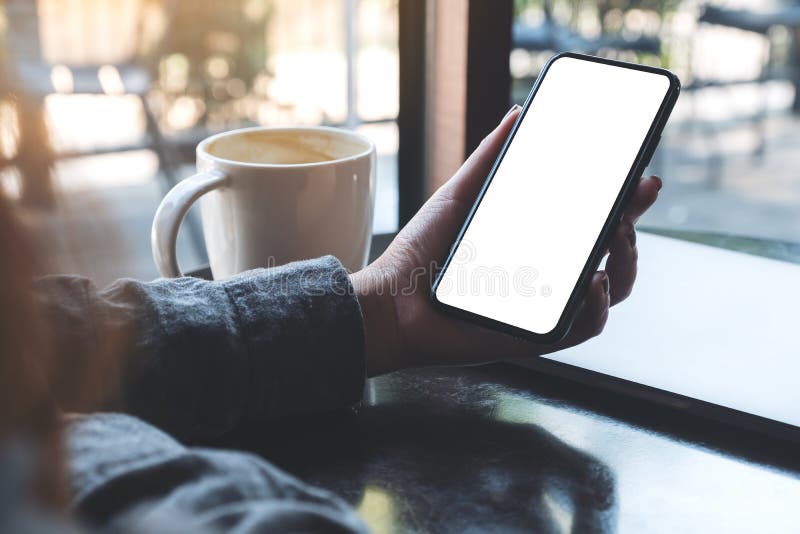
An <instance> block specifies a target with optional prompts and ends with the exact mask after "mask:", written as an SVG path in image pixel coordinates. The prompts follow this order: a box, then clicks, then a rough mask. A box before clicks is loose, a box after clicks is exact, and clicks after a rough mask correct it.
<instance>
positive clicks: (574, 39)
mask: <svg viewBox="0 0 800 534" xmlns="http://www.w3.org/2000/svg"><path fill="white" fill-rule="evenodd" d="M543 10H544V21H543V22H542V23H541V24H537V25H535V26H530V25H527V24H524V23H520V22H516V23H514V28H513V44H514V47H515V48H521V49H523V50H528V51H531V52H540V51H553V52H561V51H573V52H583V53H586V54H598V53H599V52H600V51H631V52H636V53H645V54H653V55H659V54H660V53H661V40H660V39H659V38H658V37H657V36H650V35H640V36H637V37H634V38H631V39H628V38H626V37H624V36H623V35H618V34H614V33H607V32H605V31H602V32H601V34H600V35H599V36H596V37H587V36H584V35H582V34H580V33H579V32H577V31H575V30H574V29H572V28H570V27H568V26H566V25H563V24H561V23H559V22H558V21H557V20H556V19H555V17H554V16H553V9H552V0H545V1H544V5H543ZM601 19H602V17H601ZM600 26H601V28H602V27H603V21H602V20H600Z"/></svg>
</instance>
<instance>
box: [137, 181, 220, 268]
mask: <svg viewBox="0 0 800 534" xmlns="http://www.w3.org/2000/svg"><path fill="white" fill-rule="evenodd" d="M227 183H228V177H227V176H226V175H224V174H223V173H221V172H219V171H206V172H200V173H197V174H195V175H194V176H190V177H189V178H186V179H185V180H181V181H180V182H178V184H177V185H176V186H175V187H173V188H172V189H170V191H169V193H167V194H166V196H165V197H164V199H163V200H162V201H161V204H160V205H159V206H158V210H156V215H155V217H154V218H153V228H152V230H151V231H150V245H151V246H152V247H153V261H155V263H156V267H157V268H158V272H159V273H161V276H163V277H164V278H177V277H179V276H183V273H181V269H180V267H178V257H177V255H176V253H175V248H176V245H177V241H178V230H179V229H180V227H181V223H182V222H183V218H184V217H185V216H186V212H188V211H189V208H190V207H192V204H193V203H194V202H195V201H196V200H197V199H198V198H200V197H201V196H203V195H205V194H206V193H208V192H209V191H213V190H214V189H217V188H219V187H222V186H224V185H226V184H227Z"/></svg>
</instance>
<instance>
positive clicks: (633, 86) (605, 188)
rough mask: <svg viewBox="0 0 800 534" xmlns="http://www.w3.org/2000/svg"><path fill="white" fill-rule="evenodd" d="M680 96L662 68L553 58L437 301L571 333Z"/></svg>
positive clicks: (447, 268)
mask: <svg viewBox="0 0 800 534" xmlns="http://www.w3.org/2000/svg"><path fill="white" fill-rule="evenodd" d="M679 92H680V81H679V80H678V78H677V77H676V76H675V75H674V74H672V73H671V72H669V71H667V70H664V69H660V68H655V67H649V66H644V65H636V64H632V63H625V62H622V61H615V60H610V59H602V58H597V57H593V56H586V55H583V54H575V53H564V54H559V55H556V56H554V57H553V58H551V59H550V61H548V63H547V65H546V66H545V67H544V69H543V70H542V72H541V73H540V74H539V77H538V79H537V80H536V83H534V85H533V89H532V90H531V92H530V95H529V96H528V99H527V100H526V102H525V105H524V107H523V109H522V112H521V113H520V115H519V118H518V119H517V121H516V124H515V125H514V128H513V130H512V132H511V134H510V135H509V137H508V140H507V141H506V143H505V146H504V147H503V149H502V151H501V152H500V156H499V157H498V158H497V161H496V162H495V164H494V166H493V168H492V170H491V172H490V173H489V176H488V178H487V180H486V183H485V184H484V186H483V189H482V190H481V192H480V194H479V195H478V199H477V200H476V202H475V205H474V206H473V207H472V211H471V212H470V214H469V216H468V217H467V220H466V222H465V223H464V226H463V227H462V229H461V231H460V233H459V235H458V237H457V239H456V242H455V244H454V245H453V247H452V249H451V252H450V255H449V256H448V258H447V261H446V262H445V264H444V266H443V268H442V270H441V271H440V272H439V274H438V276H437V277H436V280H435V282H434V284H433V288H432V292H431V294H432V298H433V301H434V302H435V303H436V304H437V305H438V306H439V307H441V308H442V309H444V310H445V311H446V312H450V313H454V314H457V315H459V316H461V317H464V318H466V319H469V320H472V321H475V322H478V323H480V324H482V325H484V326H488V327H490V328H495V329H499V330H502V331H505V332H508V333H510V334H513V335H517V336H521V337H525V338H529V339H532V340H534V341H537V342H542V343H553V342H555V341H558V340H559V339H561V338H562V337H564V335H566V333H567V332H568V331H569V328H570V325H571V323H572V320H573V319H574V316H575V312H576V311H577V309H578V306H579V304H580V301H581V299H582V297H583V295H584V292H585V290H586V288H587V285H588V283H589V281H590V280H591V276H592V273H593V272H594V271H595V270H596V269H597V268H598V266H599V264H600V261H601V260H602V257H603V255H604V252H605V250H606V248H607V242H608V239H609V238H610V236H611V235H612V233H613V230H614V228H615V226H616V223H618V222H619V219H620V217H621V216H622V212H623V210H624V208H625V203H626V202H627V200H628V198H629V197H630V195H631V193H632V192H633V191H634V189H635V187H636V184H637V183H638V180H639V177H640V175H641V173H642V172H644V170H645V168H646V167H647V165H648V163H649V161H650V158H651V157H652V155H653V152H654V151H655V149H656V146H658V141H659V139H660V137H661V131H662V129H663V128H664V125H665V124H666V122H667V119H668V118H669V115H670V112H671V111H672V108H673V106H674V104H675V102H676V100H677V99H678V94H679Z"/></svg>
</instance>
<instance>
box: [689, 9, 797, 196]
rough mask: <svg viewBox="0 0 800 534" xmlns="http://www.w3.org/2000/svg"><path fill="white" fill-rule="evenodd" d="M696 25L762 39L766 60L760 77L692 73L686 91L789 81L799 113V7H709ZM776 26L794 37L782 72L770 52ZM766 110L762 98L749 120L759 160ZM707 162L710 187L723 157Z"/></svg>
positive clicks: (763, 148) (763, 149)
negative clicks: (790, 51) (703, 75)
mask: <svg viewBox="0 0 800 534" xmlns="http://www.w3.org/2000/svg"><path fill="white" fill-rule="evenodd" d="M698 22H699V23H700V24H703V25H708V26H718V27H724V28H732V29H736V30H741V31H745V32H749V33H753V34H757V35H760V36H763V37H764V39H765V42H766V46H767V53H766V59H765V61H764V62H763V64H762V67H761V71H760V73H759V75H758V76H757V77H755V78H750V79H715V78H712V77H707V78H703V77H702V76H698V75H697V74H696V73H693V75H692V80H691V83H690V84H688V85H687V86H686V87H684V89H685V91H689V92H691V91H697V90H700V89H706V88H710V87H733V86H737V85H743V84H752V83H756V84H764V83H766V82H768V81H771V80H776V79H789V80H791V81H792V84H793V85H794V89H795V96H794V103H793V110H794V112H795V113H797V112H800V54H798V45H799V44H800V43H798V42H797V40H798V39H797V35H798V32H799V31H800V4H798V3H794V4H786V5H783V6H778V7H774V8H758V9H733V8H727V7H721V6H717V5H712V4H708V5H706V6H704V7H703V10H702V12H701V14H700V17H699V19H698ZM776 27H783V28H786V29H787V30H788V31H789V33H790V34H792V35H794V36H795V39H794V41H795V42H794V45H793V53H792V55H791V57H790V61H789V62H788V64H786V65H785V67H786V69H784V70H783V71H781V67H782V66H781V65H779V64H778V63H777V62H776V60H775V54H774V53H773V48H774V43H773V39H772V37H771V32H772V31H773V29H774V28H776ZM694 53H696V50H695V47H694V45H692V54H694ZM693 109H694V108H693ZM767 111H768V110H767V102H766V99H765V100H763V101H762V106H761V109H760V110H759V111H758V112H757V113H756V114H755V115H753V116H752V117H750V118H749V120H751V121H752V122H753V125H754V127H755V129H756V131H757V132H758V142H757V144H756V147H755V149H754V150H753V152H752V155H753V157H755V158H759V159H760V158H762V157H763V155H764V153H765V152H766V144H767V143H766V130H765V119H766V115H767ZM714 128H715V127H714ZM712 129H713V128H712ZM708 161H709V164H708V181H709V183H710V184H712V186H717V185H719V181H720V180H721V163H722V156H721V155H720V154H712V156H711V157H710V158H709V159H708Z"/></svg>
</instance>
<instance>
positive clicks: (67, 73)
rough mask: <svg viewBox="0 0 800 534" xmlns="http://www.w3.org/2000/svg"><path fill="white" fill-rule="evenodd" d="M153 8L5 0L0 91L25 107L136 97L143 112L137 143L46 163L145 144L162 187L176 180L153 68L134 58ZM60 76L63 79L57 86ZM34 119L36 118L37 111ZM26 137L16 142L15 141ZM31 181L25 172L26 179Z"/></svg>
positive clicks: (93, 0) (195, 235)
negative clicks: (157, 110)
mask: <svg viewBox="0 0 800 534" xmlns="http://www.w3.org/2000/svg"><path fill="white" fill-rule="evenodd" d="M153 5H154V4H153V3H152V2H148V0H121V1H117V0H114V1H111V0H76V1H73V2H59V1H56V0H50V1H39V2H30V1H29V0H6V16H7V18H8V20H9V21H10V24H9V33H8V39H9V47H8V48H9V52H10V53H9V55H8V58H7V64H6V66H5V68H6V69H7V70H8V71H9V72H7V73H4V75H3V76H2V78H3V79H5V80H10V81H11V83H9V82H8V81H7V82H6V87H0V91H2V92H8V93H12V94H17V95H22V96H23V97H24V99H25V101H26V105H27V106H28V107H29V108H30V107H32V106H33V107H35V106H36V105H38V106H39V107H40V108H42V107H43V103H44V99H45V97H46V96H47V95H50V94H53V93H70V94H96V95H104V94H107V95H123V94H124V95H135V96H136V97H138V99H139V101H140V102H141V109H142V113H143V114H144V119H145V131H146V137H145V139H142V140H141V141H140V142H136V143H133V144H126V145H121V146H103V147H92V148H89V149H79V150H67V151H63V152H54V151H52V150H50V151H45V152H44V153H43V155H44V156H45V159H48V158H49V159H51V161H46V162H43V165H45V166H46V167H48V168H49V167H50V166H51V165H52V163H53V162H54V161H55V160H58V159H64V158H76V157H83V156H92V155H99V154H105V153H117V152H125V151H132V150H141V149H148V150H152V151H153V152H155V154H156V156H157V157H158V163H159V170H160V173H159V175H160V176H161V177H162V179H163V180H162V188H163V189H164V191H165V192H166V191H168V190H169V189H170V188H172V187H173V186H174V185H175V184H176V183H177V182H178V175H177V164H176V163H175V162H174V161H173V159H172V156H171V154H170V151H169V148H168V146H167V142H166V140H165V139H164V136H163V134H162V132H161V130H160V128H159V125H158V121H157V120H156V117H155V115H154V113H153V111H152V109H151V107H150V104H149V102H148V99H147V92H148V90H149V89H150V87H151V85H152V81H153V78H154V75H155V73H156V72H155V70H156V66H154V65H143V64H141V63H140V62H138V61H137V55H138V54H139V52H140V51H141V50H142V43H141V39H142V37H143V35H144V31H143V30H144V27H145V22H146V20H145V19H146V17H147V15H148V12H147V8H148V7H152V6H153ZM159 5H160V6H161V13H163V15H164V17H165V20H164V21H163V22H164V25H165V27H169V19H170V14H171V12H172V10H173V9H174V6H173V2H172V1H171V0H167V1H165V2H161V3H159ZM40 28H46V29H47V30H48V33H47V38H48V39H49V42H47V43H43V38H44V36H43V35H40V32H39V29H40ZM45 48H46V49H47V50H45ZM46 56H50V57H46ZM53 56H55V57H53ZM57 72H58V73H59V74H60V75H61V76H57V75H56V73H57ZM58 78H62V80H61V83H59V80H58ZM56 85H59V86H58V87H57V86H56ZM36 116H39V117H40V118H42V117H43V113H41V112H40V113H38V114H36ZM109 126H113V125H109ZM40 141H41V140H40ZM25 142H26V140H25V139H21V140H20V144H23V143H25ZM40 166H41V165H40ZM23 173H24V169H23ZM29 178H30V177H29V176H24V179H25V180H28V179H29ZM50 188H51V189H52V186H50ZM39 196H41V195H39ZM23 200H24V199H23ZM39 203H40V204H41V202H39ZM188 222H189V231H190V238H191V240H192V243H193V246H194V247H195V249H196V251H197V252H198V253H199V255H200V256H201V257H202V256H204V254H205V248H204V245H203V242H202V233H201V230H200V228H199V226H198V225H197V223H196V221H192V219H191V218H190V219H189V221H188Z"/></svg>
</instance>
